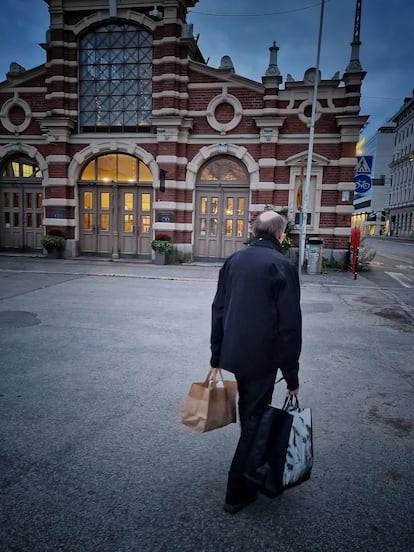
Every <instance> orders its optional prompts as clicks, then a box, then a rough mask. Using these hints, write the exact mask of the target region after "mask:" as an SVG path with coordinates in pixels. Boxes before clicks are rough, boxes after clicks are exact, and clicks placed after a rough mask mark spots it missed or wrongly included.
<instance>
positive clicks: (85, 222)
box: [83, 213, 92, 230]
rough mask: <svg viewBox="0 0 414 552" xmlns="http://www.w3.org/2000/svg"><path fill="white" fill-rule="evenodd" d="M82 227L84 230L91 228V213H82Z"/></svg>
mask: <svg viewBox="0 0 414 552" xmlns="http://www.w3.org/2000/svg"><path fill="white" fill-rule="evenodd" d="M83 227H84V229H85V230H91V228H92V213H84V215H83Z"/></svg>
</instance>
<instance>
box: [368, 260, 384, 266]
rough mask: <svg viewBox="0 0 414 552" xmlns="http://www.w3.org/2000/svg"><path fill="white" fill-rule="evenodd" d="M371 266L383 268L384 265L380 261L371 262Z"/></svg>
mask: <svg viewBox="0 0 414 552" xmlns="http://www.w3.org/2000/svg"><path fill="white" fill-rule="evenodd" d="M370 264H372V265H374V266H383V265H384V263H380V262H379V261H371V263H370Z"/></svg>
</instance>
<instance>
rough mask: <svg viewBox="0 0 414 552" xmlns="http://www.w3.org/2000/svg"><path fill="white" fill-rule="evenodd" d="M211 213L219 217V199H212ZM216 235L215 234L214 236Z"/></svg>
mask: <svg viewBox="0 0 414 552" xmlns="http://www.w3.org/2000/svg"><path fill="white" fill-rule="evenodd" d="M210 209H211V210H210V213H211V214H212V215H217V213H218V197H212V198H211V206H210ZM214 235H215V234H214Z"/></svg>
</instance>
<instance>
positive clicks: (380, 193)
mask: <svg viewBox="0 0 414 552" xmlns="http://www.w3.org/2000/svg"><path fill="white" fill-rule="evenodd" d="M394 129H395V123H393V122H389V123H386V124H385V125H383V126H382V127H380V128H379V129H378V130H377V132H376V133H375V135H374V136H373V137H372V138H370V139H369V140H368V141H367V142H366V143H365V144H363V145H362V146H361V152H360V153H363V155H364V156H367V157H368V158H372V169H371V175H370V178H371V187H370V188H369V190H367V191H366V192H365V193H364V192H363V193H357V192H355V194H354V208H355V210H354V214H353V216H352V226H358V227H359V228H360V230H361V235H363V236H364V235H365V236H381V235H386V234H387V233H388V232H389V216H388V202H389V194H390V189H391V168H390V163H391V161H392V155H393V150H394Z"/></svg>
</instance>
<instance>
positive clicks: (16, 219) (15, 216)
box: [13, 213, 20, 228]
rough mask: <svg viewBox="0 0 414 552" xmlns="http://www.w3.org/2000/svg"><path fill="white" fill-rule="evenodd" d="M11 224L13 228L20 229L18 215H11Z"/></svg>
mask: <svg viewBox="0 0 414 552" xmlns="http://www.w3.org/2000/svg"><path fill="white" fill-rule="evenodd" d="M13 215H14V216H13V222H14V227H15V228H19V227H20V216H19V213H13Z"/></svg>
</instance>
